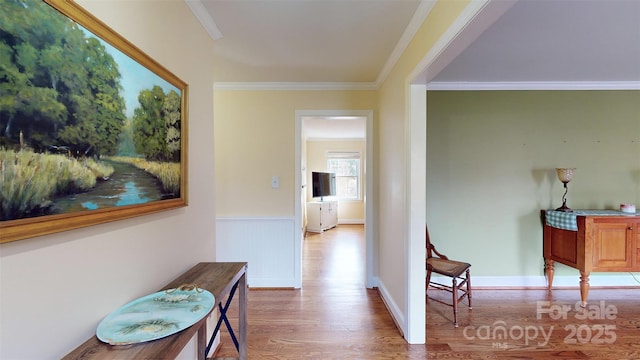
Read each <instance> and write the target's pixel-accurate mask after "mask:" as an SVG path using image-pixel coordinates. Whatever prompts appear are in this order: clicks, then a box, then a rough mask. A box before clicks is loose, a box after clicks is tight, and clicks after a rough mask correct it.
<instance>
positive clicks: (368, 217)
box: [294, 110, 378, 288]
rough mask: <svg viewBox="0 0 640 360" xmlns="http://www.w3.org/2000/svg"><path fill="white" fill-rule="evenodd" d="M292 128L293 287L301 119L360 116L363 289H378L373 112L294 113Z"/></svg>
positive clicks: (298, 240) (298, 274) (298, 257)
mask: <svg viewBox="0 0 640 360" xmlns="http://www.w3.org/2000/svg"><path fill="white" fill-rule="evenodd" d="M295 116H296V124H295V135H294V136H295V160H294V162H295V169H294V174H295V188H296V190H295V195H294V199H295V207H294V212H295V214H294V217H295V221H294V224H295V229H296V234H295V246H294V251H295V255H294V256H295V260H294V267H295V269H294V271H295V278H294V279H295V280H294V281H295V283H296V287H297V288H300V287H302V239H303V234H302V204H301V203H300V199H301V197H302V179H301V177H302V175H301V173H302V156H301V152H302V118H303V117H307V116H316V117H317V116H362V117H365V118H366V135H365V144H366V150H365V151H366V154H365V164H364V174H365V175H364V180H365V186H364V189H365V190H364V191H365V195H364V206H365V210H364V211H365V222H364V224H365V225H364V229H365V244H366V245H365V247H366V249H365V264H366V269H365V286H366V287H367V288H372V287H376V286H378V278H377V273H378V262H377V259H378V254H377V246H376V245H375V230H374V223H375V200H376V199H375V197H374V192H373V184H374V178H375V176H374V173H373V171H374V156H373V111H372V110H296V113H295Z"/></svg>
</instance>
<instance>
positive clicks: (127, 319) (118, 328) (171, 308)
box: [96, 285, 215, 345]
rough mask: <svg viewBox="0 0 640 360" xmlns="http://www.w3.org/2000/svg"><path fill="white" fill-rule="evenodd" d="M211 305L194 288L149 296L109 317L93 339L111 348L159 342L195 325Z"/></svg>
mask: <svg viewBox="0 0 640 360" xmlns="http://www.w3.org/2000/svg"><path fill="white" fill-rule="evenodd" d="M214 303H215V301H214V296H213V294H211V292H209V291H207V290H204V289H199V288H198V287H197V286H194V285H186V286H181V287H179V288H176V289H170V290H165V291H160V292H157V293H154V294H149V295H147V296H144V297H141V298H139V299H136V300H134V301H132V302H130V303H128V304H126V305H124V306H122V307H120V308H119V309H117V310H115V311H114V312H112V313H111V314H109V315H108V316H107V317H106V318H104V320H102V322H100V324H99V325H98V328H97V330H96V336H97V337H98V339H100V341H103V342H105V343H108V344H112V345H128V344H136V343H140V342H145V341H151V340H156V339H160V338H163V337H165V336H169V335H172V334H175V333H177V332H179V331H182V330H184V329H186V328H188V327H189V326H191V325H193V324H195V323H197V322H198V321H200V320H201V319H202V318H203V317H205V316H206V315H207V314H209V312H210V311H211V310H212V309H213V306H214Z"/></svg>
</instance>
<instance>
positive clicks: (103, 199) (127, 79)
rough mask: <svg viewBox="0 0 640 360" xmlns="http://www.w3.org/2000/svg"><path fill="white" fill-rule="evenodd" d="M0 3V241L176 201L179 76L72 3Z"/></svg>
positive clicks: (181, 174) (183, 142)
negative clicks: (2, 65)
mask: <svg viewBox="0 0 640 360" xmlns="http://www.w3.org/2000/svg"><path fill="white" fill-rule="evenodd" d="M0 7H2V9H1V11H0V13H2V14H0V23H5V24H7V25H6V28H4V29H1V30H2V31H0V60H2V61H3V62H5V60H7V61H6V62H8V65H6V66H5V67H4V69H0V75H3V74H2V71H1V70H4V71H5V74H4V79H6V81H4V84H3V83H2V82H3V81H0V87H2V88H3V89H2V90H3V91H2V92H1V93H0V96H2V97H4V98H3V99H0V100H2V101H0V205H1V206H2V207H1V208H0V243H6V242H11V241H16V240H21V239H26V238H31V237H35V236H41V235H45V234H51V233H57V232H61V231H66V230H71V229H77V228H81V227H86V226H92V225H97V224H101V223H106V222H110V221H116V220H122V219H127V218H131V217H134V216H140V215H145V214H150V213H154V212H158V211H164V210H169V209H175V208H179V207H184V206H187V136H188V133H187V95H188V85H187V84H186V83H185V82H184V81H182V80H181V79H179V78H178V77H177V76H175V75H174V74H173V73H171V72H170V71H169V70H167V69H165V68H164V67H163V66H162V65H160V64H159V63H158V62H156V61H155V60H153V59H152V58H151V57H149V56H148V55H146V54H145V53H144V52H142V51H141V50H140V49H138V48H137V47H136V46H135V45H133V44H132V43H130V42H129V41H127V40H126V39H125V38H123V37H122V36H120V35H119V34H117V33H116V32H115V31H114V30H112V29H111V28H109V27H108V26H107V25H106V24H104V23H103V22H102V21H100V20H99V19H97V18H96V17H94V16H93V15H91V14H90V13H89V12H88V11H86V10H85V9H84V8H82V7H81V6H79V5H78V4H77V3H75V2H74V1H72V0H44V2H42V1H40V0H32V1H26V2H15V3H14V2H5V3H4V4H3V5H2V6H0ZM1 79H2V76H0V80H1ZM52 164H53V165H52ZM92 177H94V178H95V179H93V180H91V178H92ZM45 179H46V181H45Z"/></svg>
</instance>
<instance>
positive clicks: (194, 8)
mask: <svg viewBox="0 0 640 360" xmlns="http://www.w3.org/2000/svg"><path fill="white" fill-rule="evenodd" d="M184 2H185V3H186V4H187V6H188V7H189V9H191V12H192V13H193V15H194V16H195V17H196V19H198V22H200V25H202V27H203V28H204V29H205V30H206V31H207V33H208V34H209V36H211V38H212V39H213V40H218V39H221V38H222V32H221V31H220V29H219V28H218V25H217V24H216V22H215V21H214V20H213V18H212V17H211V16H210V15H209V12H207V9H205V7H204V4H202V1H201V0H184Z"/></svg>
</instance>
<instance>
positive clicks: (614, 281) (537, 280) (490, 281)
mask: <svg viewBox="0 0 640 360" xmlns="http://www.w3.org/2000/svg"><path fill="white" fill-rule="evenodd" d="M432 279H433V280H436V279H437V281H438V282H442V283H444V284H448V283H450V282H451V279H450V278H447V277H439V276H435V275H433V276H432ZM639 281H640V276H636V277H635V278H634V277H633V276H632V275H631V274H615V275H612V274H603V273H597V274H591V276H589V284H590V285H591V288H596V287H640V282H639ZM579 285H580V275H575V276H573V275H561V276H559V275H556V276H554V277H553V287H554V288H558V287H569V288H572V287H575V288H578V287H579ZM471 286H472V287H473V288H474V289H479V288H505V289H508V288H546V287H547V279H546V277H545V276H542V275H539V276H474V275H473V274H472V275H471Z"/></svg>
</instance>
